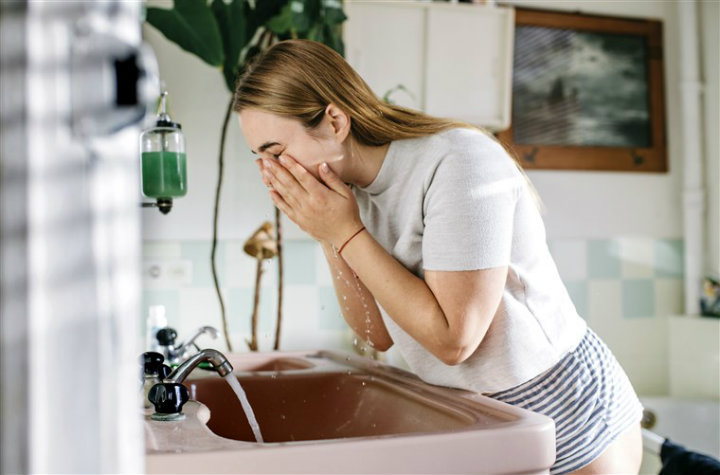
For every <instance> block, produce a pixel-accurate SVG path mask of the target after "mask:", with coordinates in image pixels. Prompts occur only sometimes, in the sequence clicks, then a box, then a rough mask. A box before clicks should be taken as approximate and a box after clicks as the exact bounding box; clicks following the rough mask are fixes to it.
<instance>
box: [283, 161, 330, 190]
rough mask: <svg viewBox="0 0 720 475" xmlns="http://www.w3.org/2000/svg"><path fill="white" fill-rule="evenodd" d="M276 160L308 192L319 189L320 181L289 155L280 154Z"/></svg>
mask: <svg viewBox="0 0 720 475" xmlns="http://www.w3.org/2000/svg"><path fill="white" fill-rule="evenodd" d="M278 160H279V161H280V163H281V164H282V166H283V167H285V169H286V170H287V171H289V172H290V173H291V174H292V176H293V177H294V178H295V179H296V180H297V182H298V183H299V184H300V186H302V187H303V189H305V190H306V191H307V192H308V193H313V192H316V191H318V190H319V187H320V183H319V182H318V181H317V180H316V179H315V177H314V176H312V175H311V174H310V173H309V172H308V171H307V170H306V169H305V167H303V166H302V165H300V164H299V163H298V162H297V161H295V159H293V158H292V157H291V156H290V155H280V157H279V158H278Z"/></svg>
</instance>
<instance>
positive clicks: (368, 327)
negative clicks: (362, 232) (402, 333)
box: [333, 248, 373, 353]
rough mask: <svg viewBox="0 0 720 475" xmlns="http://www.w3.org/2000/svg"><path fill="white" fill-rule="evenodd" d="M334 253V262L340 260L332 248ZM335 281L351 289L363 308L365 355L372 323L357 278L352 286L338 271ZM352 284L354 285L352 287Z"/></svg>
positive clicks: (363, 346)
mask: <svg viewBox="0 0 720 475" xmlns="http://www.w3.org/2000/svg"><path fill="white" fill-rule="evenodd" d="M333 251H334V257H335V259H336V260H339V259H340V255H339V254H338V252H337V250H336V249H335V248H333ZM335 279H336V280H340V279H342V280H344V281H345V286H346V287H348V288H352V289H353V290H354V291H355V294H356V295H357V297H358V298H359V299H360V303H361V304H362V306H363V309H364V310H365V342H364V343H366V344H367V345H365V344H364V345H362V351H363V353H365V351H367V350H370V349H371V348H372V347H373V342H372V338H371V336H370V334H371V332H372V321H371V320H370V309H369V308H368V304H367V301H366V300H365V296H364V295H363V292H362V289H361V288H360V283H359V282H358V279H357V278H354V279H352V280H353V282H352V284H351V283H350V279H347V278H345V277H344V275H343V271H341V270H340V269H338V271H337V274H336V275H335ZM353 284H354V285H353ZM342 298H343V301H344V302H347V296H346V295H343V296H342ZM345 310H349V308H348V306H347V304H346V305H345ZM353 344H355V345H356V344H357V343H356V342H353Z"/></svg>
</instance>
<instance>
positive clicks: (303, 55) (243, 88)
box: [233, 40, 478, 146]
mask: <svg viewBox="0 0 720 475" xmlns="http://www.w3.org/2000/svg"><path fill="white" fill-rule="evenodd" d="M330 103H334V104H335V105H336V106H338V107H339V108H340V109H342V110H343V111H344V112H345V113H347V114H348V115H349V116H350V122H351V129H350V133H351V134H352V137H353V138H354V139H355V140H357V141H358V142H359V143H362V144H364V145H374V146H378V145H385V144H387V143H389V142H392V141H393V140H399V139H410V138H417V137H424V136H426V135H432V134H435V133H437V132H442V131H445V130H448V129H453V128H457V127H463V128H473V129H477V128H478V127H475V126H472V125H470V124H466V123H464V122H460V121H455V120H450V119H443V118H438V117H433V116H429V115H427V114H423V113H422V112H419V111H416V110H413V109H408V108H405V107H400V106H396V105H392V104H387V103H385V102H383V101H382V100H380V99H379V98H378V97H377V96H376V95H375V93H374V92H373V91H372V89H370V87H369V86H368V85H367V84H366V83H365V81H364V80H363V79H362V78H361V77H360V75H359V74H358V73H357V72H355V70H354V69H353V68H352V67H351V66H350V65H349V64H348V63H347V62H346V61H345V59H343V57H342V56H340V55H339V54H338V53H337V52H335V51H334V50H333V49H331V48H329V47H328V46H325V45H324V44H322V43H318V42H315V41H308V40H287V41H281V42H279V43H276V44H275V45H273V46H272V47H270V48H268V49H267V50H266V51H265V52H264V53H262V54H260V55H259V57H258V58H256V60H255V61H254V62H253V64H251V65H250V66H249V67H248V69H247V71H246V72H245V74H243V75H242V76H241V77H240V78H239V80H238V82H237V85H236V87H235V96H234V105H233V109H234V110H235V111H236V112H240V111H241V110H243V109H246V108H257V109H260V110H264V111H266V112H270V113H273V114H277V115H280V116H284V117H288V118H294V119H297V120H299V121H300V122H301V123H302V124H303V125H304V126H305V127H306V128H307V129H308V130H312V129H313V128H314V127H315V126H317V125H318V124H319V123H320V121H321V120H322V118H323V114H324V113H325V108H326V107H327V106H328V104H330Z"/></svg>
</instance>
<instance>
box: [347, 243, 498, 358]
mask: <svg viewBox="0 0 720 475" xmlns="http://www.w3.org/2000/svg"><path fill="white" fill-rule="evenodd" d="M343 258H344V259H345V261H346V262H347V264H348V265H349V266H350V267H351V268H352V269H353V270H354V271H355V273H356V274H357V275H358V277H359V278H360V280H362V281H363V282H364V283H365V285H366V287H367V289H368V290H369V291H370V293H371V294H372V295H373V296H375V298H376V299H377V301H378V303H380V305H382V306H383V308H384V309H385V311H386V312H387V313H388V315H389V316H390V318H392V319H393V320H394V321H395V322H396V323H397V324H398V325H399V326H400V327H401V328H402V329H403V330H405V331H406V332H407V333H408V334H409V335H410V336H412V337H413V338H414V339H415V340H416V341H417V342H418V343H420V344H421V345H422V346H423V347H424V348H425V349H426V350H428V351H429V352H431V353H432V354H433V355H435V356H436V357H437V358H438V359H440V360H441V361H443V362H444V363H446V364H448V365H456V364H459V363H462V362H463V361H465V360H466V359H467V358H468V357H469V356H470V355H471V354H472V353H473V352H474V351H475V350H476V349H477V347H478V345H480V342H481V341H482V339H483V338H484V337H485V334H486V333H487V330H488V328H489V326H490V323H491V322H492V319H493V316H494V315H495V312H496V311H497V308H498V305H499V304H500V298H501V296H502V292H503V289H504V287H505V279H506V276H507V267H497V268H493V269H483V270H475V271H459V272H456V271H452V272H451V271H426V272H425V280H423V279H421V278H419V277H417V276H415V275H414V274H413V273H411V272H410V271H408V270H407V269H406V268H405V267H403V265H402V264H400V263H399V262H398V261H397V260H396V259H395V258H394V257H392V256H391V255H390V254H389V253H388V252H387V251H385V249H383V247H382V246H380V244H379V243H378V242H377V241H376V240H375V239H374V238H373V237H372V236H371V235H370V234H369V233H367V232H363V233H360V234H359V235H358V236H356V237H355V238H354V239H353V240H352V241H350V243H348V245H347V246H346V247H345V249H344V250H343Z"/></svg>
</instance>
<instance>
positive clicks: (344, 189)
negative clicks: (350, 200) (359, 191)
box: [318, 162, 350, 198]
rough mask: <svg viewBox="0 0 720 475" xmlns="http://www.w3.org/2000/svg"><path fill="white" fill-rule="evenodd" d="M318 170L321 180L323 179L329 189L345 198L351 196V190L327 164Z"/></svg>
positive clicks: (323, 164) (322, 164)
mask: <svg viewBox="0 0 720 475" xmlns="http://www.w3.org/2000/svg"><path fill="white" fill-rule="evenodd" d="M318 169H319V174H320V178H322V180H323V181H324V182H325V184H326V185H327V186H328V188H330V189H331V190H333V191H334V192H336V193H338V194H340V195H341V196H343V197H345V198H347V197H348V196H349V195H350V188H348V186H347V185H346V184H345V183H343V181H342V180H341V179H340V177H338V176H337V175H336V174H335V172H333V171H332V170H331V169H330V167H329V166H328V164H327V163H325V162H323V163H321V164H320V165H319V166H318Z"/></svg>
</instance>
